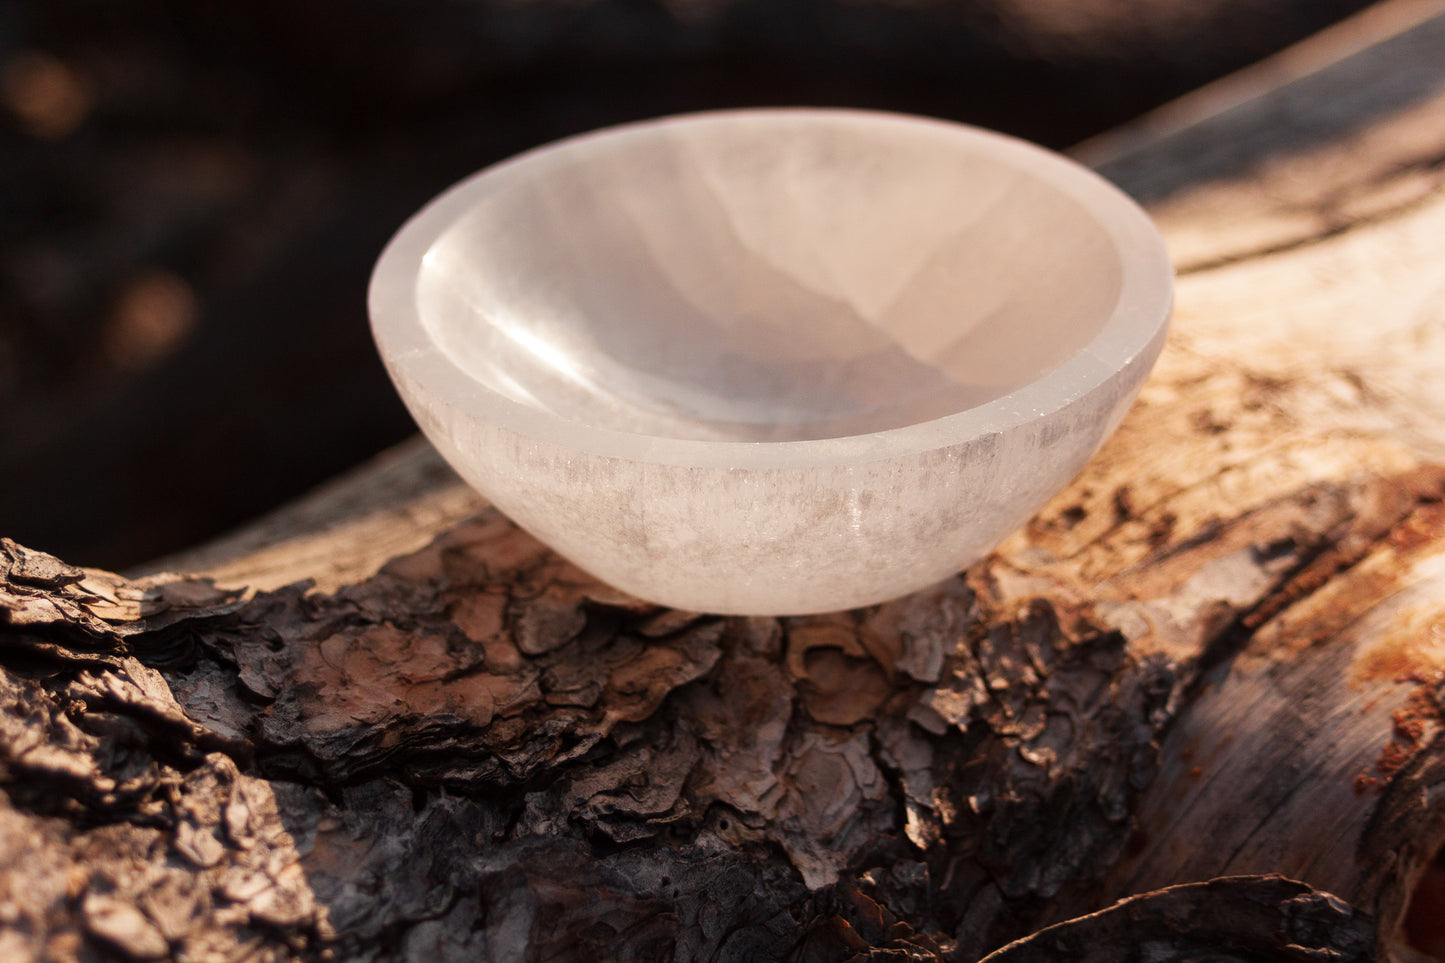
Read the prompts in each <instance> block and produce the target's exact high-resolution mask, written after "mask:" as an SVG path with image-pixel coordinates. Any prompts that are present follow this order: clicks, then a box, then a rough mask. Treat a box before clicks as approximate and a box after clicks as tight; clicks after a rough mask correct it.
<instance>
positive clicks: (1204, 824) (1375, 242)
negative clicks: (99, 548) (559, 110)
mask: <svg viewBox="0 0 1445 963" xmlns="http://www.w3.org/2000/svg"><path fill="white" fill-rule="evenodd" d="M1442 49H1445V5H1442V4H1440V3H1423V2H1418V0H1394V2H1392V3H1389V4H1385V5H1383V6H1381V7H1378V8H1375V9H1374V10H1372V11H1370V12H1369V13H1368V14H1366V15H1365V16H1363V17H1362V18H1360V19H1358V20H1356V21H1354V22H1352V23H1350V24H1348V25H1347V26H1345V27H1342V28H1339V29H1338V30H1336V31H1334V32H1332V33H1331V34H1329V35H1326V36H1324V37H1322V38H1319V39H1317V40H1316V41H1314V42H1313V43H1312V44H1307V45H1305V46H1303V47H1302V48H1300V49H1296V50H1295V51H1292V52H1290V53H1289V54H1288V55H1286V57H1285V58H1284V59H1283V60H1282V61H1277V62H1274V63H1266V64H1264V65H1261V66H1260V67H1258V68H1255V69H1254V70H1253V71H1252V72H1247V73H1246V74H1245V75H1242V76H1240V77H1236V78H1233V79H1232V80H1230V81H1229V82H1228V83H1227V84H1225V85H1224V86H1223V87H1221V88H1216V89H1215V90H1212V91H1210V90H1206V91H1204V92H1201V93H1200V94H1199V95H1197V96H1196V97H1195V98H1193V99H1192V101H1189V102H1186V103H1184V104H1181V105H1179V106H1177V107H1175V108H1173V109H1171V110H1170V111H1166V112H1165V114H1164V115H1162V116H1160V117H1154V118H1149V119H1146V120H1145V121H1144V122H1143V123H1142V124H1141V125H1140V126H1139V127H1138V128H1136V130H1135V131H1134V132H1132V133H1131V132H1129V131H1124V132H1121V133H1120V134H1118V135H1116V136H1115V137H1114V138H1112V140H1111V141H1099V142H1095V143H1093V144H1091V145H1088V151H1089V152H1090V153H1091V155H1092V158H1093V160H1094V161H1095V162H1096V163H1097V164H1098V165H1099V166H1100V169H1101V170H1103V171H1104V172H1105V173H1106V174H1108V175H1109V176H1112V177H1114V178H1115V179H1117V180H1118V181H1119V182H1120V183H1122V184H1123V185H1124V186H1125V187H1126V188H1129V189H1132V190H1134V191H1136V193H1138V194H1139V195H1140V196H1141V197H1143V198H1145V199H1146V200H1147V201H1148V203H1149V204H1150V206H1151V210H1152V211H1153V212H1154V213H1155V215H1156V216H1157V217H1158V219H1159V220H1160V222H1161V225H1162V226H1163V227H1164V229H1165V232H1166V235H1167V237H1168V240H1169V242H1170V244H1171V248H1172V249H1173V250H1174V251H1175V253H1176V255H1177V257H1178V258H1179V263H1180V268H1181V270H1180V274H1181V277H1180V283H1179V291H1178V300H1177V312H1176V322H1175V329H1174V332H1173V334H1172V336H1171V341H1170V344H1169V346H1168V348H1167V349H1166V352H1165V354H1164V357H1163V358H1162V359H1161V362H1160V364H1159V367H1158V369H1157V371H1156V374H1155V376H1154V377H1153V379H1152V380H1151V382H1150V383H1149V385H1148V386H1147V387H1146V389H1145V391H1144V393H1143V395H1142V397H1141V399H1140V403H1139V405H1138V406H1137V407H1136V408H1135V410H1134V411H1133V412H1132V413H1131V414H1130V416H1129V417H1128V418H1127V419H1126V421H1125V423H1124V425H1123V426H1122V427H1121V429H1120V431H1119V433H1118V434H1117V435H1116V436H1115V437H1114V438H1113V439H1112V440H1111V441H1110V442H1109V443H1108V445H1107V446H1106V448H1105V449H1104V450H1103V451H1102V452H1101V453H1100V455H1099V456H1098V457H1097V458H1096V459H1095V460H1094V461H1093V462H1091V464H1090V465H1089V467H1088V468H1087V469H1086V470H1085V471H1084V473H1083V474H1082V475H1081V476H1080V477H1079V478H1078V479H1077V480H1076V481H1075V482H1074V483H1073V484H1072V485H1071V486H1070V487H1069V488H1068V489H1067V490H1066V491H1064V492H1062V493H1061V494H1060V495H1059V496H1058V497H1057V498H1056V499H1055V500H1054V501H1053V502H1052V503H1051V504H1050V505H1049V506H1048V507H1047V508H1046V509H1045V510H1044V511H1042V512H1041V513H1040V514H1039V515H1038V516H1037V517H1036V518H1035V519H1034V520H1033V521H1032V522H1031V523H1030V524H1029V525H1028V526H1027V527H1026V528H1025V529H1024V530H1023V531H1021V532H1019V533H1017V534H1016V535H1015V536H1014V537H1012V538H1011V539H1010V540H1009V541H1007V542H1006V543H1005V544H1004V545H1003V546H1001V547H1000V548H999V550H998V551H997V552H996V553H995V554H994V555H993V556H991V557H990V558H989V559H987V560H985V561H983V562H981V563H979V564H978V565H975V566H973V567H972V568H970V569H969V570H968V571H967V572H965V573H962V574H961V575H959V576H958V577H956V578H954V579H950V580H948V581H947V582H945V583H943V584H941V585H939V586H937V587H935V588H933V589H930V590H928V591H925V592H922V593H919V594H917V595H914V596H911V597H909V598H906V599H901V600H899V601H897V602H893V603H889V604H886V605H882V606H877V607H873V608H870V609H865V610H861V611H857V612H849V613H840V614H837V615H831V616H820V617H813V618H795V619H784V620H778V619H722V618H716V617H710V616H705V615H698V614H694V613H683V612H675V611H670V610H663V609H658V608H656V607H654V606H650V605H646V604H643V603H640V602H637V601H635V600H632V599H629V598H627V597H625V596H623V595H621V594H620V593H617V592H616V591H614V590H611V589H609V588H608V587H606V586H603V585H600V584H598V583H596V582H595V581H593V580H592V579H590V578H589V577H587V576H586V575H585V574H583V573H581V572H579V571H577V570H576V569H575V568H573V567H572V566H570V565H568V564H567V563H565V562H564V561H562V560H560V559H558V558H557V557H556V556H554V555H552V554H551V553H549V552H548V551H547V550H546V549H544V548H543V547H541V546H540V545H539V544H537V543H536V542H535V541H534V540H532V539H531V538H530V537H529V536H527V535H525V534H524V533H522V532H520V531H518V530H517V529H516V528H515V527H514V526H512V525H511V524H510V523H509V522H507V521H506V520H505V519H504V518H502V517H501V516H500V515H498V514H497V513H495V512H494V511H491V510H490V509H488V508H487V507H486V506H485V505H483V504H482V503H481V502H480V500H478V499H477V498H476V497H475V496H474V495H471V494H469V493H468V492H466V491H465V490H464V489H462V488H461V487H460V486H459V484H458V483H457V482H456V480H455V479H454V477H453V476H451V475H450V474H449V472H447V471H446V470H445V468H443V467H442V466H440V465H439V464H438V462H437V461H436V458H435V456H434V455H433V454H432V453H431V452H430V450H429V449H427V448H426V447H425V446H423V445H420V444H414V445H411V446H409V447H407V448H405V449H403V450H400V451H398V452H396V453H394V454H393V455H392V456H390V457H389V458H388V459H385V460H383V461H382V462H381V463H379V464H378V465H375V466H371V467H368V468H365V469H363V470H361V472H360V473H358V474H357V475H355V476H353V477H352V478H350V479H345V480H342V481H340V482H338V483H336V484H334V485H333V486H331V487H329V488H328V489H326V490H324V491H322V492H320V493H318V494H317V495H316V496H315V497H313V498H312V499H310V500H308V501H306V502H303V503H301V504H299V505H297V506H295V507H293V508H291V509H288V510H286V511H284V512H282V513H280V514H279V515H277V516H275V517H273V518H271V519H269V520H266V521H263V522H262V523H260V524H258V525H257V526H255V527H252V528H250V529H248V530H247V531H244V532H242V533H239V534H238V535H236V536H234V537H232V538H230V539H227V540H223V541H222V542H221V543H218V544H216V545H213V546H209V547H206V548H203V549H200V550H198V551H197V552H195V553H192V554H190V555H189V556H188V557H181V558H176V559H171V560H167V561H165V563H164V564H160V565H158V566H157V567H156V569H155V570H153V571H151V572H150V573H149V574H136V575H134V576H132V577H122V576H118V575H112V574H110V573H104V572H99V571H94V570H82V569H74V568H71V567H69V566H66V565H64V564H62V563H59V562H57V561H56V560H54V559H51V558H50V557H48V556H45V555H43V554H41V553H37V552H32V551H29V550H27V549H23V548H21V547H19V546H16V545H14V544H13V543H8V542H6V543H0V626H3V630H0V705H3V707H4V711H0V788H3V790H4V796H3V799H0V867H6V871H5V873H4V874H3V876H0V957H3V958H5V959H11V958H14V959H45V958H56V959H94V958H100V957H103V956H106V955H119V956H123V957H129V958H134V959H158V958H163V957H165V956H167V955H174V956H176V957H178V958H185V959H194V960H209V959H233V958H240V957H246V958H251V959H268V960H283V959H317V958H323V957H326V958H336V959H348V960H350V959H356V960H367V959H390V958H412V957H421V956H424V955H432V956H436V957H439V958H446V959H452V958H456V959H490V960H511V959H539V960H541V959H546V960H552V959H584V958H589V957H590V958H595V959H629V960H654V959H656V960H713V959H718V960H723V959H727V960H783V959H788V960H843V959H858V960H865V959H874V960H884V959H922V960H936V959H949V960H978V959H980V958H982V957H985V956H986V955H988V954H990V953H994V954H995V955H994V956H993V957H991V958H992V959H998V960H1008V961H1016V960H1024V959H1029V960H1032V959H1055V958H1059V959H1063V958H1069V959H1074V958H1093V959H1113V958H1125V957H1137V958H1141V959H1153V958H1158V959H1170V958H1199V957H1200V956H1205V955H1211V954H1212V956H1211V958H1219V959H1273V958H1279V959H1325V958H1328V959H1368V958H1371V957H1372V956H1374V955H1378V956H1379V957H1381V958H1386V959H1401V960H1409V959H1411V958H1412V955H1414V954H1415V953H1416V951H1415V950H1414V949H1412V948H1411V947H1410V946H1409V945H1407V943H1406V941H1405V940H1404V939H1403V938H1402V933H1404V931H1405V928H1404V926H1403V925H1402V918H1403V917H1404V914H1405V912H1406V909H1407V904H1408V902H1409V899H1410V894H1411V893H1412V892H1413V891H1414V890H1415V888H1416V885H1417V883H1418V881H1419V880H1420V879H1421V878H1422V876H1423V875H1424V874H1425V870H1426V866H1427V864H1428V863H1429V861H1430V860H1431V859H1432V858H1433V857H1434V855H1435V853H1436V852H1437V851H1438V850H1439V848H1440V846H1441V844H1442V842H1445V819H1442V816H1445V806H1442V791H1441V788H1442V779H1445V773H1442V769H1445V751H1442V746H1441V742H1440V740H1441V738H1442V737H1441V735H1440V731H1441V726H1440V718H1441V699H1442V695H1441V692H1442V680H1445V591H1442V589H1445V586H1442V585H1441V579H1442V578H1445V470H1442V469H1441V468H1440V467H1438V466H1437V462H1439V461H1441V457H1440V452H1441V449H1442V446H1445V418H1442V417H1441V415H1442V414H1445V394H1442V390H1441V388H1440V387H1439V385H1440V382H1439V380H1438V379H1437V378H1436V376H1435V372H1436V371H1437V370H1438V366H1439V365H1440V364H1441V363H1442V362H1445V335H1442V331H1445V323H1442V322H1445V262H1442V261H1441V259H1440V258H1439V256H1438V252H1439V250H1440V249H1441V243H1442V239H1445V193H1442V191H1441V183H1442V169H1445V58H1441V57H1439V56H1438V51H1439V50H1442ZM167 570H169V571H171V572H184V573H188V574H182V575H176V574H167ZM1277 874H1279V875H1283V876H1287V877H1290V878H1291V879H1281V878H1278V875H1277ZM1121 899H1122V900H1125V902H1122V903H1117V905H1114V904H1116V901H1119V900H1121ZM1416 942H1417V943H1418V942H1420V941H1419V938H1418V937H1417V939H1416Z"/></svg>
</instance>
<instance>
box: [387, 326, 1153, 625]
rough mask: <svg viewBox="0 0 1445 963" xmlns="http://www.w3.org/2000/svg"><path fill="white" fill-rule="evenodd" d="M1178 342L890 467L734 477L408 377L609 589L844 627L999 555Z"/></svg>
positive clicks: (508, 493)
mask: <svg viewBox="0 0 1445 963" xmlns="http://www.w3.org/2000/svg"><path fill="white" fill-rule="evenodd" d="M1162 341H1163V332H1162V330H1161V332H1160V337H1159V339H1158V340H1157V341H1156V343H1155V344H1153V345H1151V346H1150V349H1149V350H1148V351H1147V352H1145V353H1143V354H1141V355H1140V356H1139V357H1137V358H1135V359H1134V361H1133V362H1131V363H1130V364H1129V365H1127V366H1125V368H1124V369H1123V370H1121V371H1120V372H1118V374H1117V376H1116V377H1114V378H1112V379H1110V380H1109V381H1107V382H1105V383H1104V384H1102V385H1099V386H1098V387H1096V388H1095V389H1094V390H1092V391H1090V392H1088V393H1086V394H1084V395H1083V396H1081V397H1078V398H1075V399H1072V400H1071V401H1068V402H1066V403H1065V404H1063V405H1061V406H1060V407H1058V408H1056V409H1055V410H1053V411H1052V412H1047V413H1040V414H1039V415H1038V416H1037V417H1032V418H1028V419H1026V420H1024V421H1023V422H1022V423H1020V424H1017V425H1016V426H1014V427H1011V428H1007V429H1005V430H1001V431H998V432H993V433H989V434H985V435H983V436H980V437H974V438H966V439H960V440H959V441H958V442H957V443H956V444H952V445H948V446H945V447H942V448H937V449H933V450H928V451H922V452H915V453H910V454H906V455H896V454H895V455H893V456H890V457H888V458H883V459H880V460H876V461H862V462H858V463H851V464H845V465H821V466H816V465H815V466H809V467H799V468H766V469H760V468H749V469H743V468H717V467H696V466H685V465H676V464H669V463H666V462H665V461H657V462H649V461H640V460H630V459H620V458H616V457H611V456H605V455H598V454H593V453H589V452H585V451H578V450H574V449H567V448H562V447H560V446H558V445H555V444H552V443H550V442H547V441H544V440H540V439H536V438H527V437H522V436H520V435H517V434H514V433H512V432H510V431H507V430H505V429H503V428H500V427H498V426H496V425H493V424H488V423H485V422H483V421H480V420H478V419H476V418H475V417H474V416H471V415H469V414H466V413H465V412H463V411H461V410H460V409H458V408H456V407H453V406H449V405H446V404H444V403H443V404H439V403H437V402H435V401H433V400H429V399H428V397H427V395H426V394H424V393H422V392H419V391H417V390H416V386H415V385H412V384H409V383H408V381H407V379H406V377H405V375H404V374H403V373H402V372H400V371H398V370H396V369H395V368H393V370H392V376H393V379H394V380H395V381H396V383H397V386H398V388H399V390H400V392H401V395H402V397H403V398H404V399H405V400H406V402H407V405H408V406H409V407H410V409H411V411H412V414H413V415H414V416H415V417H416V419H417V422H418V423H419V424H420V425H421V427H422V429H423V431H424V432H425V433H426V435H427V437H428V438H429V439H430V440H431V441H432V443H433V444H434V445H436V447H437V449H438V450H439V451H440V452H441V453H442V455H443V456H444V457H445V458H446V459H447V461H449V462H450V463H451V464H452V466H453V467H455V468H456V469H457V471H458V472H459V473H460V474H461V475H462V476H463V478H464V479H465V480H466V481H467V482H468V483H469V484H471V485H472V486H473V487H475V488H476V489H477V490H478V491H480V492H481V493H482V494H484V495H486V496H487V497H488V498H489V499H491V500H492V501H493V503H494V504H495V505H496V506H497V507H498V508H499V509H500V510H501V511H502V512H504V513H505V514H507V515H508V516H509V517H510V518H512V519H513V520H514V521H516V522H517V524H519V525H520V526H522V527H523V528H524V529H526V530H527V531H529V532H531V533H532V534H533V535H535V536H536V537H537V538H538V539H540V540H541V541H543V542H545V543H546V544H547V545H549V546H551V547H552V548H553V549H555V550H556V551H557V552H559V553H560V554H561V555H562V556H564V557H566V558H567V559H569V560H570V561H572V562H573V563H575V564H576V565H578V566H579V567H581V568H582V569H584V570H586V571H588V572H590V573H591V574H592V575H594V576H596V577H597V578H599V579H601V580H602V581H604V582H607V583H608V584H610V585H613V586H615V587H617V588H620V589H622V590H624V591H627V592H629V593H631V594H633V595H636V596H638V597H639V598H642V599H645V600H647V601H651V602H656V603H659V604H663V605H668V606H671V607H674V608H681V609H688V610H692V611H702V612H716V613H721V614H735V615H794V614H805V613H814V612H828V611H837V610H841V609H847V608H854V607H857V606H861V605H867V604H871V603H875V602H880V601H884V600H887V599H891V598H896V597H898V596H901V595H905V594H907V593H909V592H911V591H915V590H917V589H921V588H924V587H926V586H928V585H931V584H933V583H935V582H937V581H939V580H941V579H943V578H946V577H948V576H950V575H952V574H954V573H955V572H957V571H958V570H959V569H960V568H962V567H963V566H965V565H967V564H969V563H971V562H973V561H975V560H976V559H978V558H980V557H981V556H983V555H984V554H986V553H987V552H988V551H990V550H991V549H992V548H993V547H994V546H995V545H996V544H997V543H998V542H999V541H1000V540H1001V539H1003V538H1004V537H1005V536H1007V535H1008V534H1009V533H1011V532H1012V531H1014V530H1016V529H1017V528H1018V527H1019V526H1020V525H1022V524H1023V523H1024V522H1025V521H1026V520H1027V519H1028V518H1029V517H1030V516H1031V515H1032V514H1033V513H1034V512H1036V511H1037V510H1038V509H1039V508H1041V507H1042V506H1043V505H1044V503H1045V502H1047V501H1048V500H1049V499H1050V498H1051V497H1052V496H1053V495H1054V494H1055V493H1056V492H1057V491H1058V490H1059V489H1060V488H1062V487H1063V486H1064V485H1066V484H1067V483H1068V482H1069V481H1070V479H1072V478H1073V477H1074V476H1075V475H1076V474H1077V473H1078V471H1079V470H1080V469H1081V468H1082V467H1083V465H1084V464H1085V462H1087V460H1088V459H1089V457H1090V456H1091V455H1092V454H1093V453H1094V452H1095V451H1096V450H1097V448H1098V447H1099V445H1100V444H1101V443H1102V442H1103V441H1104V439H1105V438H1106V437H1107V436H1108V434H1109V433H1110V432H1111V431H1112V430H1113V428H1114V427H1115V426H1116V425H1117V423H1118V421H1119V420H1120V418H1122V416H1123V414H1124V412H1125V411H1126V410H1127V408H1128V406H1129V404H1130V403H1131V402H1132V401H1133V399H1134V397H1135V395H1136V394H1137V393H1138V390H1139V388H1140V386H1141V385H1142V383H1143V381H1144V378H1145V377H1146V376H1147V374H1148V371H1149V369H1150V367H1151V366H1152V364H1153V362H1154V359H1155V357H1156V356H1157V354H1158V351H1159V347H1160V345H1161V344H1162Z"/></svg>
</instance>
